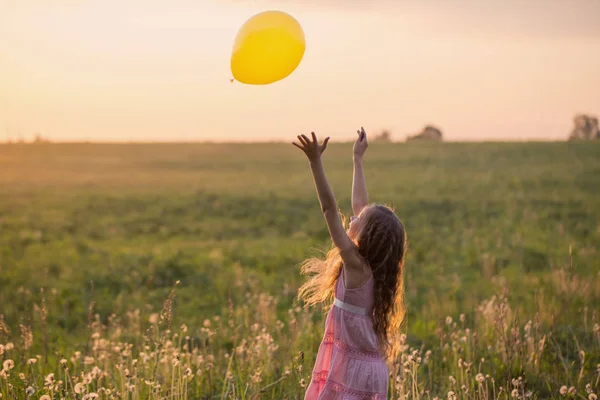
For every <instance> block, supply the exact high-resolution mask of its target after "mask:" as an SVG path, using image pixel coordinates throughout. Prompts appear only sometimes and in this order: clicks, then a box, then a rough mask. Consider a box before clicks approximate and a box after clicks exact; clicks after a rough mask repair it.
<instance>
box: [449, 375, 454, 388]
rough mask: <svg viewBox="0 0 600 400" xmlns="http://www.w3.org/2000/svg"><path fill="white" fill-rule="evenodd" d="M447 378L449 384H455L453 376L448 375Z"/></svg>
mask: <svg viewBox="0 0 600 400" xmlns="http://www.w3.org/2000/svg"><path fill="white" fill-rule="evenodd" d="M448 379H449V380H450V384H451V385H452V386H454V385H456V379H454V377H453V376H452V375H450V376H449V377H448Z"/></svg>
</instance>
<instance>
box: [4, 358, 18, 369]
mask: <svg viewBox="0 0 600 400" xmlns="http://www.w3.org/2000/svg"><path fill="white" fill-rule="evenodd" d="M14 367H15V362H14V361H13V360H11V359H8V360H4V363H2V369H4V370H5V371H10V370H11V369H13V368H14Z"/></svg>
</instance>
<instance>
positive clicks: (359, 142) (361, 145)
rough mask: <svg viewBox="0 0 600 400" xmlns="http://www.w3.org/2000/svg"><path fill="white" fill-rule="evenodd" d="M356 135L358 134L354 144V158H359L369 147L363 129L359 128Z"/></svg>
mask: <svg viewBox="0 0 600 400" xmlns="http://www.w3.org/2000/svg"><path fill="white" fill-rule="evenodd" d="M356 133H358V137H357V138H356V142H354V149H353V151H354V157H359V158H361V157H362V156H364V155H365V151H367V147H369V143H368V142H367V132H365V128H360V130H359V131H356Z"/></svg>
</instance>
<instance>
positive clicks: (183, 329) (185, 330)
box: [181, 324, 188, 333]
mask: <svg viewBox="0 0 600 400" xmlns="http://www.w3.org/2000/svg"><path fill="white" fill-rule="evenodd" d="M187 331H188V327H187V325H186V324H181V332H183V333H186V332H187Z"/></svg>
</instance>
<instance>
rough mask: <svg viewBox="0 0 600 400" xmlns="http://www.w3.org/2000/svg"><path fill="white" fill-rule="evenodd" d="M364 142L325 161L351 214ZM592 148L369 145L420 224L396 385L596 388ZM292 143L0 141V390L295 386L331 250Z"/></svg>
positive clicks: (580, 392)
mask: <svg viewBox="0 0 600 400" xmlns="http://www.w3.org/2000/svg"><path fill="white" fill-rule="evenodd" d="M351 154H352V145H351V144H350V143H331V144H330V145H329V147H328V149H327V151H326V153H325V155H324V164H325V168H326V172H327V174H328V177H329V179H330V182H331V184H332V187H333V189H334V191H335V193H336V196H337V199H338V202H339V206H340V210H341V211H342V212H344V213H345V214H346V215H348V214H349V213H350V209H351V207H350V193H351V181H352V157H351ZM599 156H600V143H593V142H564V143H558V142H556V143H394V144H389V143H377V142H375V143H372V144H371V145H370V147H369V150H368V151H367V156H366V158H365V168H366V170H365V173H366V179H367V186H368V189H369V195H370V200H371V201H374V202H380V203H386V204H389V205H392V206H393V207H394V208H395V209H396V211H397V213H398V215H399V216H400V218H401V219H402V220H403V222H404V224H405V226H406V229H407V233H408V238H409V250H408V255H407V264H406V275H405V290H406V300H407V306H408V315H407V319H406V321H405V324H404V328H403V335H402V337H401V340H402V343H403V346H402V353H401V355H400V356H399V358H398V359H396V360H393V362H391V363H390V396H389V398H393V399H434V398H438V399H449V400H452V399H486V400H487V399H496V398H500V399H515V398H518V399H529V398H531V399H536V398H537V399H550V398H552V399H563V398H577V399H589V400H594V399H596V398H597V393H598V392H599V391H600V326H599V323H600V315H599V313H600V252H599V250H600V157H599ZM329 246H330V241H329V235H328V232H327V229H326V226H325V224H324V220H323V217H322V215H321V213H320V209H319V205H318V200H317V198H316V195H315V190H314V187H313V183H312V178H311V175H310V172H309V168H308V164H307V161H306V159H305V157H304V155H303V154H302V153H301V152H300V151H299V150H298V149H296V148H295V147H293V146H292V145H291V144H283V143H263V144H208V143H207V144H29V145H25V144H7V145H0V368H1V372H0V398H2V400H4V399H25V398H31V399H42V400H49V399H62V398H64V399H96V398H98V399H109V398H110V399H244V400H246V399H258V398H262V399H290V400H291V399H302V398H303V393H304V389H305V386H306V385H307V384H308V382H309V381H310V373H311V368H312V364H313V362H314V357H315V355H316V351H317V347H318V344H319V342H320V340H321V336H322V333H323V321H324V320H323V317H324V315H325V314H324V311H323V310H322V309H321V308H305V307H303V305H302V304H301V303H299V302H298V301H297V299H296V294H297V289H298V287H299V286H300V285H301V283H302V278H301V276H300V275H299V268H298V265H299V263H301V262H302V261H303V260H304V259H305V258H306V257H308V256H311V255H316V254H320V253H321V252H323V251H326V250H328V249H329Z"/></svg>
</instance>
